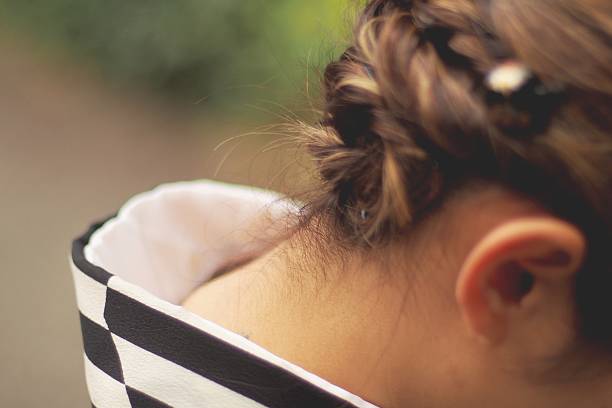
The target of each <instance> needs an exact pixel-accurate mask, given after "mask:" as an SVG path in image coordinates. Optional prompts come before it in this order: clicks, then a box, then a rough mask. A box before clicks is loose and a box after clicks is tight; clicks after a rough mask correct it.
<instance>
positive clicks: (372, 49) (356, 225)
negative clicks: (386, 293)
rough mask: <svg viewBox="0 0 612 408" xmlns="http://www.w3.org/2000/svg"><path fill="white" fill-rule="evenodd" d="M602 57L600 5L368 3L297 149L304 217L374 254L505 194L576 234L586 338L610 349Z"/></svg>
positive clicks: (605, 12)
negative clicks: (445, 216) (456, 197)
mask: <svg viewBox="0 0 612 408" xmlns="http://www.w3.org/2000/svg"><path fill="white" fill-rule="evenodd" d="M610 44H612V11H611V9H610V5H609V2H607V0H589V1H585V2H575V1H569V0H556V1H555V0H546V1H544V0H542V1H532V0H503V1H500V0H371V1H369V2H368V3H367V5H366V6H365V9H364V10H363V12H362V13H361V14H360V16H359V18H358V20H357V23H356V27H355V32H354V42H353V44H351V45H350V46H349V47H348V48H347V49H346V51H345V52H344V53H343V54H342V55H341V57H340V58H339V59H338V60H336V61H334V62H332V63H330V64H329V65H328V67H327V68H326V70H325V74H324V78H323V87H324V91H325V108H324V113H323V117H322V118H321V122H320V124H319V126H315V127H313V129H312V130H311V131H309V132H308V134H307V135H306V138H307V140H306V146H307V148H308V150H309V152H310V154H311V155H312V158H313V160H314V163H315V164H316V168H317V172H318V175H319V179H320V182H321V188H320V189H319V190H318V193H317V195H316V196H315V197H313V198H312V200H311V201H310V203H309V206H308V212H307V214H308V216H309V217H313V216H324V217H326V219H328V220H329V225H330V227H331V229H332V230H333V231H334V232H336V235H337V236H338V237H339V238H340V239H342V240H344V241H346V242H350V243H351V244H352V245H362V246H365V247H370V246H378V245H385V243H387V242H389V241H392V240H394V239H395V238H396V237H398V236H400V235H403V234H406V233H409V232H410V229H411V228H413V227H414V226H415V225H416V224H417V223H418V222H419V221H420V220H422V219H424V217H425V216H426V215H427V214H428V213H430V212H433V211H435V209H436V208H438V207H439V204H440V203H443V202H444V200H445V199H446V198H447V197H448V196H449V195H450V194H452V193H453V192H454V191H456V190H458V189H460V188H461V187H462V186H465V185H466V184H469V183H472V182H483V181H484V182H490V183H496V184H500V185H503V186H505V187H507V188H509V189H511V190H513V191H515V192H517V193H519V194H523V195H526V196H527V197H530V198H532V199H534V200H536V201H537V202H539V203H540V204H541V205H543V206H544V207H546V208H548V209H549V210H550V211H551V212H553V213H555V214H557V215H558V216H560V217H562V218H564V219H567V220H568V221H570V222H573V223H575V224H576V225H577V226H579V227H580V228H581V229H582V230H583V231H584V232H585V234H586V235H587V237H588V239H589V249H590V253H589V259H588V260H587V262H586V263H585V271H584V272H583V273H581V274H579V276H578V282H577V289H576V290H577V303H578V306H579V309H580V310H581V314H582V321H583V326H584V328H583V331H584V333H585V335H588V336H590V337H592V338H597V339H606V340H611V341H612V322H609V321H608V322H606V324H603V323H602V319H608V320H609V318H607V317H604V316H603V315H602V312H601V309H603V310H610V308H611V307H612V301H610V300H607V299H609V298H610V296H608V291H609V288H610V287H612V270H611V269H612V268H610V264H611V263H612V262H611V259H610V256H609V255H608V254H607V246H608V245H609V244H608V243H609V242H610V238H612V236H611V231H612V213H611V211H610V208H612V136H611V135H610V131H611V129H612V127H611V118H612V115H611V114H610V106H612V105H611V103H610V102H611V99H612V52H611V49H610ZM587 269H588V270H587ZM602 288H605V290H603V289H602Z"/></svg>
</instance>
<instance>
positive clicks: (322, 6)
mask: <svg viewBox="0 0 612 408" xmlns="http://www.w3.org/2000/svg"><path fill="white" fill-rule="evenodd" d="M347 1H348V0H309V1H303V0H248V1H244V0H174V1H168V0H146V1H144V0H130V1H125V0H106V1H100V0H98V1H95V0H19V1H16V0H0V54H1V57H0V188H1V198H0V203H1V205H2V212H1V215H0V227H1V228H0V259H1V260H2V267H3V271H2V278H3V279H2V284H1V285H0V327H1V328H2V329H1V330H2V337H1V339H0V364H1V369H0V377H2V378H1V380H0V407H40V406H47V407H63V408H69V407H79V408H82V407H85V406H89V399H88V397H87V393H86V387H85V381H84V375H83V362H82V351H81V350H82V347H81V338H80V329H79V326H78V314H77V309H76V303H75V298H74V290H73V287H72V281H71V275H70V272H69V268H68V253H69V248H70V241H71V240H72V238H73V237H75V236H76V235H78V234H80V233H81V232H82V231H83V230H84V229H85V228H86V227H87V225H88V224H89V223H91V222H92V221H93V220H96V219H100V218H102V217H104V216H106V215H108V214H111V213H114V212H115V211H116V210H117V209H118V207H119V206H120V205H121V204H122V203H123V202H124V201H125V200H126V199H127V198H129V197H130V196H131V195H133V194H135V193H138V192H140V191H144V190H148V189H150V188H152V187H154V186H155V185H157V184H160V183H164V182H169V181H177V180H187V179H196V178H215V179H218V180H223V181H229V182H239V183H244V184H254V185H258V186H261V187H266V188H273V189H276V190H281V191H285V192H291V191H290V190H291V187H293V186H295V185H296V184H297V185H299V183H296V182H295V180H296V178H297V177H301V176H300V174H301V173H300V170H299V168H300V166H299V165H298V166H296V162H299V160H298V158H299V157H298V156H299V155H298V154H297V153H296V152H295V150H292V148H291V144H290V143H287V142H288V139H287V136H290V135H287V134H285V133H284V132H283V129H282V127H280V128H279V127H276V126H272V125H275V124H278V123H286V122H288V121H291V120H295V119H296V118H299V119H301V120H305V121H312V120H314V118H315V117H316V114H314V113H313V109H315V108H316V106H317V105H318V103H319V96H318V93H317V89H318V81H319V77H320V72H321V70H322V69H323V68H324V66H325V64H326V62H328V61H329V60H330V59H332V58H334V57H336V56H337V55H338V54H339V53H340V52H341V50H342V45H343V44H344V39H345V38H346V35H347V33H348V32H349V27H350V21H351V15H352V13H351V10H350V8H349V5H348V4H347ZM305 165H306V166H307V163H306V164H305ZM296 167H297V170H295V168H296ZM288 180H289V181H288Z"/></svg>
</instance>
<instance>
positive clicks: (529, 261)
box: [456, 216, 586, 344]
mask: <svg viewBox="0 0 612 408" xmlns="http://www.w3.org/2000/svg"><path fill="white" fill-rule="evenodd" d="M585 251H586V241H585V238H584V236H583V234H582V233H581V232H580V230H579V229H578V228H576V227H575V226H574V225H571V224H568V223H567V222H565V221H562V220H560V219H557V218H553V217H548V216H541V217H525V218H519V219H512V220H510V221H507V222H505V223H503V224H501V225H498V226H496V227H495V228H493V229H492V230H490V231H489V232H488V233H487V234H486V235H485V236H484V237H483V238H482V239H480V240H479V241H478V242H477V243H476V245H475V246H474V247H473V248H472V250H471V252H470V253H469V255H468V257H467V258H466V260H465V262H464V264H463V265H462V268H461V271H460V274H459V278H458V280H457V284H456V297H457V301H458V304H459V307H460V309H461V313H462V315H463V318H464V321H465V322H466V323H467V325H468V327H469V328H470V329H471V331H472V332H473V333H475V334H476V335H477V336H479V337H480V338H483V339H485V340H486V341H488V342H489V343H492V344H498V343H500V342H503V341H504V340H506V339H507V337H508V336H509V334H514V333H511V332H512V331H515V332H516V331H520V330H524V331H527V330H530V331H531V332H534V331H535V332H540V333H535V334H534V335H535V336H538V335H541V332H543V331H544V329H545V327H543V326H542V324H547V322H548V321H551V320H553V319H555V317H554V315H555V314H558V313H565V315H564V316H566V315H567V311H568V310H570V309H571V310H573V298H572V296H571V294H572V293H573V292H572V288H573V282H574V277H575V274H576V272H577V271H578V270H579V269H580V267H581V264H582V261H583V258H584V256H585ZM553 308H554V309H555V310H552V311H551V309H553ZM557 309H558V310H557ZM534 320H535V321H537V324H536V323H534ZM555 324H558V322H555ZM535 340H537V341H538V342H541V341H542V339H541V338H535Z"/></svg>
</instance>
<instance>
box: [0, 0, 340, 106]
mask: <svg viewBox="0 0 612 408" xmlns="http://www.w3.org/2000/svg"><path fill="white" fill-rule="evenodd" d="M346 11H347V0H308V1H305V0H18V1H17V0H0V21H2V23H3V24H4V25H8V26H9V27H11V28H12V29H13V30H15V29H16V30H20V31H21V32H24V33H26V34H27V35H28V36H29V37H31V38H32V39H33V40H34V41H36V42H37V43H39V44H41V45H42V46H43V47H45V48H47V49H50V50H51V51H54V52H56V51H60V52H63V53H64V54H66V55H68V56H70V57H72V58H75V59H76V60H77V61H79V62H81V63H84V64H87V65H90V67H91V68H93V69H96V70H98V71H99V72H100V73H102V74H103V75H104V76H105V77H106V78H109V79H111V80H113V81H115V82H116V83H118V84H120V85H121V86H126V85H128V84H129V85H130V86H133V87H140V88H144V89H147V90H153V91H155V92H157V93H159V94H160V95H162V96H165V97H170V98H173V99H176V100H181V101H184V102H188V103H195V102H197V101H199V102H200V103H202V104H203V105H204V106H208V107H212V108H219V107H221V108H223V107H227V106H228V104H231V103H233V102H235V101H237V100H242V101H245V100H247V101H248V100H254V99H255V98H267V99H270V100H281V101H282V100H283V98H287V97H290V96H291V95H295V94H296V93H295V92H299V91H300V90H301V89H303V88H304V78H305V73H306V69H307V68H315V69H316V68H321V67H322V66H323V65H324V63H325V62H326V61H328V60H329V59H330V58H332V57H333V56H334V55H336V54H337V52H338V50H339V49H340V48H339V47H340V46H341V42H342V41H341V40H342V39H343V38H344V34H345V33H346V31H347V27H348V24H347V20H348V19H347V18H346V16H347V13H346Z"/></svg>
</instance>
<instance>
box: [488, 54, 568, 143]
mask: <svg viewBox="0 0 612 408" xmlns="http://www.w3.org/2000/svg"><path fill="white" fill-rule="evenodd" d="M483 85H484V88H485V90H486V96H485V98H486V102H487V105H488V107H489V109H488V114H489V119H490V120H491V123H493V125H494V126H495V127H497V128H498V129H499V130H501V131H502V132H503V133H504V134H507V135H511V136H514V137H516V138H529V137H531V136H534V135H536V134H539V133H542V132H544V131H545V130H546V128H547V127H548V126H549V123H550V121H551V119H552V116H553V114H554V112H555V110H556V109H557V108H558V106H559V105H560V104H561V103H562V101H563V93H564V87H563V86H562V84H555V83H544V82H543V81H542V80H540V78H539V77H538V76H536V75H535V74H534V73H533V72H532V71H531V70H530V69H529V68H528V67H527V66H526V65H525V64H523V63H522V62H520V61H517V60H514V59H508V60H505V61H502V62H501V63H499V64H498V65H497V66H495V67H494V68H493V69H492V70H491V71H489V73H488V74H487V75H486V76H485V78H484V84H483Z"/></svg>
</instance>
